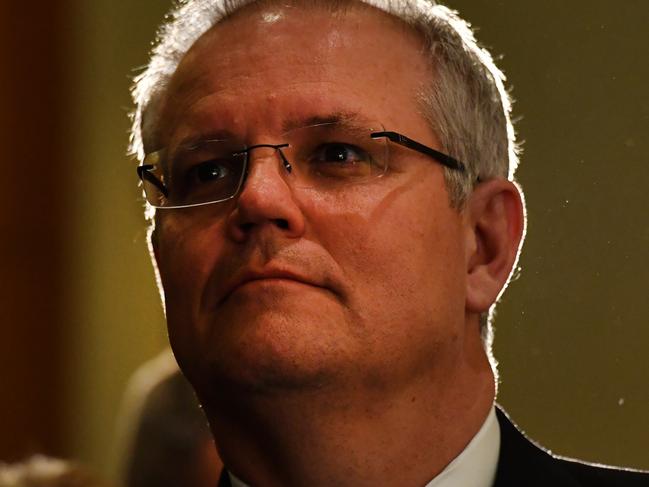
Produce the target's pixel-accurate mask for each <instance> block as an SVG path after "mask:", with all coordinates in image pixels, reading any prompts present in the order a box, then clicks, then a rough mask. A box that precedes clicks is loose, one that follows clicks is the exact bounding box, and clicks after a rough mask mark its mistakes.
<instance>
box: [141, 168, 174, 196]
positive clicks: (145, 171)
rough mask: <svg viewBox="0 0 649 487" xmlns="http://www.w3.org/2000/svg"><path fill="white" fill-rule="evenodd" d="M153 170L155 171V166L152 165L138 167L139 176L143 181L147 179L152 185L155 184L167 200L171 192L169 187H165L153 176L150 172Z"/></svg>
mask: <svg viewBox="0 0 649 487" xmlns="http://www.w3.org/2000/svg"><path fill="white" fill-rule="evenodd" d="M151 169H153V165H151V164H143V165H142V166H138V167H137V175H138V176H139V177H140V179H141V180H142V181H144V180H145V179H146V180H147V181H149V182H150V183H151V184H153V185H154V186H155V187H156V188H158V189H159V190H160V192H161V193H162V194H163V195H164V197H165V198H167V197H169V191H167V187H166V186H165V185H164V183H163V182H162V181H160V180H159V179H158V178H156V177H155V176H154V175H153V174H151V172H150V171H151Z"/></svg>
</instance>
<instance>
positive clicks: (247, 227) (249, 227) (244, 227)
mask: <svg viewBox="0 0 649 487" xmlns="http://www.w3.org/2000/svg"><path fill="white" fill-rule="evenodd" d="M254 226H255V224H254V223H252V222H247V223H242V224H241V225H239V228H241V231H243V232H244V233H248V232H250V230H252V227H254Z"/></svg>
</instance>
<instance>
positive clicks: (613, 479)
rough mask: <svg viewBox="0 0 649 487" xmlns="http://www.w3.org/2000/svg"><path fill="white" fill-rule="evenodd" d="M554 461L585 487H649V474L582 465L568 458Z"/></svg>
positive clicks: (589, 464)
mask: <svg viewBox="0 0 649 487" xmlns="http://www.w3.org/2000/svg"><path fill="white" fill-rule="evenodd" d="M556 460H557V461H558V462H559V463H560V464H561V465H562V466H563V467H564V468H565V469H567V470H569V471H570V474H571V475H572V476H573V477H574V478H575V479H577V480H578V481H579V482H580V483H581V484H583V485H584V486H587V487H640V486H643V487H649V472H642V471H640V470H631V469H620V468H616V467H608V466H605V465H597V464H591V463H582V462H579V461H576V460H572V459H568V458H556Z"/></svg>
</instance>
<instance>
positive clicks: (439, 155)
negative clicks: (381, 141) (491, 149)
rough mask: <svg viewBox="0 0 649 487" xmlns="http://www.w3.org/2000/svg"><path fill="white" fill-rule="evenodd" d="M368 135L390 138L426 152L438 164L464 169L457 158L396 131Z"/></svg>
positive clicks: (397, 142) (458, 169) (410, 147)
mask: <svg viewBox="0 0 649 487" xmlns="http://www.w3.org/2000/svg"><path fill="white" fill-rule="evenodd" d="M370 136H371V137H372V138H373V139H376V138H379V137H387V138H388V139H389V140H391V141H392V142H394V143H396V144H399V145H402V146H404V147H408V148H409V149H412V150H415V151H417V152H421V153H422V154H426V155H427V156H430V157H432V158H433V159H435V160H436V161H438V162H439V163H440V164H443V165H444V166H446V167H450V168H451V169H455V170H457V171H462V172H464V171H465V170H466V169H465V168H464V164H462V163H461V162H460V161H458V160H457V159H454V158H453V157H451V156H449V155H446V154H444V153H443V152H439V151H436V150H435V149H431V148H430V147H427V146H425V145H424V144H420V143H419V142H417V141H415V140H412V139H410V138H408V137H406V136H405V135H401V134H399V133H397V132H373V133H372V134H371V135H370Z"/></svg>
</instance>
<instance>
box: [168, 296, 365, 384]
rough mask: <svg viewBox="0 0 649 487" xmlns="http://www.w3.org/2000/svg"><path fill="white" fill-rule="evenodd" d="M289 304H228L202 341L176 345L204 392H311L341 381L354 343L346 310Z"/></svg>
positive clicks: (179, 356) (187, 370) (208, 321)
mask: <svg viewBox="0 0 649 487" xmlns="http://www.w3.org/2000/svg"><path fill="white" fill-rule="evenodd" d="M283 304H286V303H282V302H281V300H280V301H277V302H274V303H273V306H272V307H271V306H263V303H250V304H249V305H248V306H245V307H241V306H236V307H234V306H232V307H223V309H221V310H220V311H219V312H218V313H215V314H214V315H215V316H217V318H214V317H213V316H209V317H207V318H206V319H205V320H204V323H205V326H204V329H205V330H208V332H206V333H205V336H204V339H203V340H202V343H194V344H193V345H190V344H184V345H186V346H182V345H180V344H179V346H177V347H176V346H174V352H175V353H176V358H177V359H178V363H179V365H180V366H181V369H182V370H183V372H184V373H185V375H187V377H188V378H189V380H190V381H191V382H192V383H193V384H194V387H195V388H196V389H197V392H198V394H199V396H205V395H207V394H211V393H215V394H218V393H219V392H224V391H227V392H228V393H230V394H232V393H236V392H237V391H240V392H245V393H246V394H251V393H254V394H260V395H270V394H277V393H281V394H286V393H289V392H291V391H292V392H299V391H303V392H308V391H317V390H320V389H323V388H326V387H328V386H330V385H332V384H335V383H340V376H341V375H344V371H345V369H346V368H348V366H346V362H348V361H349V358H350V353H349V348H350V347H351V346H352V345H353V341H352V340H353V337H352V336H351V335H350V334H349V333H348V331H349V330H348V329H346V328H343V327H341V323H344V320H341V319H340V314H339V313H336V312H335V310H333V309H331V306H309V305H307V304H306V303H305V306H297V307H296V306H295V303H291V306H284V305H283ZM314 309H315V310H318V312H314V311H313V310H314ZM173 341H174V340H172V343H173ZM197 352H198V353H197ZM352 356H353V355H352Z"/></svg>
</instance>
